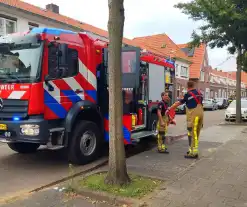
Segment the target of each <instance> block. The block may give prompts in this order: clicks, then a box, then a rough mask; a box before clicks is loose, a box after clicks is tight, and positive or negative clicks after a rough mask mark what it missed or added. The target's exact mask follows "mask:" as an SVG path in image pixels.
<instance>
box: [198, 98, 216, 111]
mask: <svg viewBox="0 0 247 207" xmlns="http://www.w3.org/2000/svg"><path fill="white" fill-rule="evenodd" d="M202 103H203V108H204V110H212V111H214V110H217V109H218V106H217V102H216V100H215V99H205V100H204V101H203V102H202Z"/></svg>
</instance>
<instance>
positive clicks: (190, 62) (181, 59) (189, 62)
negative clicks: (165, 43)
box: [173, 57, 193, 64]
mask: <svg viewBox="0 0 247 207" xmlns="http://www.w3.org/2000/svg"><path fill="white" fill-rule="evenodd" d="M173 59H175V60H180V61H183V62H186V63H188V64H192V63H193V62H192V61H190V60H186V59H184V58H180V57H174V58H173Z"/></svg>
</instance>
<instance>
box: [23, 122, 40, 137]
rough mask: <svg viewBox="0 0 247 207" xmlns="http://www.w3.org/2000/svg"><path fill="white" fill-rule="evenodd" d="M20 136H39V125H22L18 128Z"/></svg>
mask: <svg viewBox="0 0 247 207" xmlns="http://www.w3.org/2000/svg"><path fill="white" fill-rule="evenodd" d="M20 129H21V134H22V135H27V136H37V135H39V125H31V124H24V125H21V126H20Z"/></svg>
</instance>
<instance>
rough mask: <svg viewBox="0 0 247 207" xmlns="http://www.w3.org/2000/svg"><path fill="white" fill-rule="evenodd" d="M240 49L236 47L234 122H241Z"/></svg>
mask: <svg viewBox="0 0 247 207" xmlns="http://www.w3.org/2000/svg"><path fill="white" fill-rule="evenodd" d="M241 58H242V51H241V48H238V57H237V77H236V79H237V80H236V81H237V84H236V123H241V121H242V115H241V70H242V64H241Z"/></svg>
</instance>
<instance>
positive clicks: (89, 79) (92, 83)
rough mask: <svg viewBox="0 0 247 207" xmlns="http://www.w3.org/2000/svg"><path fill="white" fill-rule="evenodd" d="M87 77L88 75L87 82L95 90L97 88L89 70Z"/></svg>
mask: <svg viewBox="0 0 247 207" xmlns="http://www.w3.org/2000/svg"><path fill="white" fill-rule="evenodd" d="M87 75H88V82H89V83H90V84H91V85H92V86H93V87H94V88H95V89H96V88H97V80H96V76H95V75H94V74H93V73H92V72H91V71H90V70H88V73H87Z"/></svg>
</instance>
